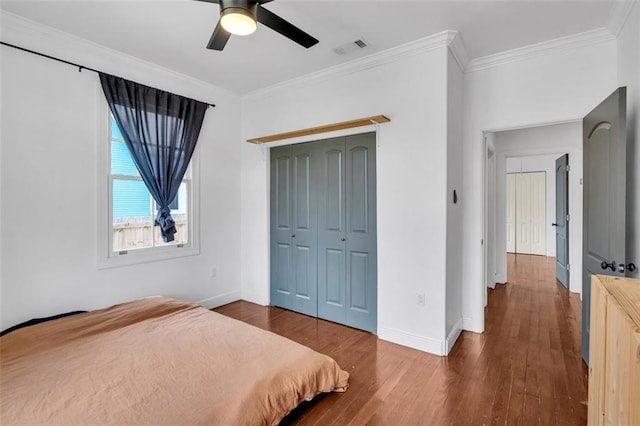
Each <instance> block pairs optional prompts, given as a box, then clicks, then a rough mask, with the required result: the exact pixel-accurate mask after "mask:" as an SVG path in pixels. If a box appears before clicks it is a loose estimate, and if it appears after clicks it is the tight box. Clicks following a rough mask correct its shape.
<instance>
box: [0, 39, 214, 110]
mask: <svg viewBox="0 0 640 426" xmlns="http://www.w3.org/2000/svg"><path fill="white" fill-rule="evenodd" d="M0 44H2V45H4V46H8V47H12V48H14V49H18V50H22V51H23V52H28V53H32V54H34V55H38V56H42V57H43V58H47V59H51V60H54V61H58V62H62V63H63V64H67V65H71V66H74V67H77V68H78V72H82V70H87V71H93V72H95V73H98V74H100V73H101V71H98V70H96V69H93V68H89V67H85V66H84V65H80V64H76V63H73V62H69V61H65V60H64V59H60V58H56V57H55V56H51V55H46V54H44V53H40V52H36V51H35V50H30V49H26V48H24V47H20V46H16V45H15V44H10V43H5V42H4V41H0ZM102 74H106V73H102ZM114 77H118V76H114ZM118 78H122V77H118ZM125 80H126V79H125ZM198 102H201V101H198ZM202 103H203V104H207V105H209V106H210V107H215V105H214V104H210V103H209V102H202Z"/></svg>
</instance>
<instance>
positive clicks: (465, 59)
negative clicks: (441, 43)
mask: <svg viewBox="0 0 640 426" xmlns="http://www.w3.org/2000/svg"><path fill="white" fill-rule="evenodd" d="M448 33H449V34H448V38H447V44H448V45H449V50H450V51H451V54H452V55H453V57H454V58H455V60H456V62H457V63H458V67H460V70H461V71H463V72H464V70H465V69H466V68H467V65H468V64H469V55H468V54H467V48H466V47H465V45H464V41H463V39H462V34H460V32H459V31H449V32H448Z"/></svg>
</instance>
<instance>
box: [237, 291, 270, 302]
mask: <svg viewBox="0 0 640 426" xmlns="http://www.w3.org/2000/svg"><path fill="white" fill-rule="evenodd" d="M240 299H242V300H246V301H247V302H251V303H255V304H256V305H260V306H267V305H268V304H269V299H268V298H267V297H265V296H264V295H261V294H258V293H249V292H246V291H243V292H242V294H241V295H240Z"/></svg>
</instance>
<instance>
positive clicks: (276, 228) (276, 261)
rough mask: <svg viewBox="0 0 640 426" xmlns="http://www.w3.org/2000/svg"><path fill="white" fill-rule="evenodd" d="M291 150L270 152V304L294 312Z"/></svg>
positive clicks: (277, 149) (283, 149) (280, 149)
mask: <svg viewBox="0 0 640 426" xmlns="http://www.w3.org/2000/svg"><path fill="white" fill-rule="evenodd" d="M291 162H292V161H291V147H288V146H285V147H280V148H273V149H271V182H270V183H271V224H270V225H271V247H270V249H271V276H270V278H271V284H270V286H271V304H272V305H276V306H280V307H283V308H287V309H293V294H294V283H293V276H292V275H293V274H292V265H291V260H292V257H293V256H292V253H291V252H292V247H291V235H292V233H293V232H292V231H293V223H292V222H293V221H292V217H291V211H292V207H291V190H290V188H291Z"/></svg>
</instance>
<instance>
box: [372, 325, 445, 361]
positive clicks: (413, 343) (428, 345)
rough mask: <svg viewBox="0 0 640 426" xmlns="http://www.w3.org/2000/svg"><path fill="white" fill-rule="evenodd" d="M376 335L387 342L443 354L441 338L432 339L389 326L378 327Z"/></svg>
mask: <svg viewBox="0 0 640 426" xmlns="http://www.w3.org/2000/svg"><path fill="white" fill-rule="evenodd" d="M378 337H379V338H380V339H382V340H386V341H388V342H392V343H397V344H399V345H402V346H408V347H410V348H413V349H418V350H420V351H423V352H429V353H431V354H434V355H440V356H442V355H445V354H444V351H443V349H444V342H443V341H442V340H437V339H432V338H431V337H426V336H419V335H417V334H413V333H407V332H406V331H402V330H397V329H395V328H390V327H379V328H378Z"/></svg>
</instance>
